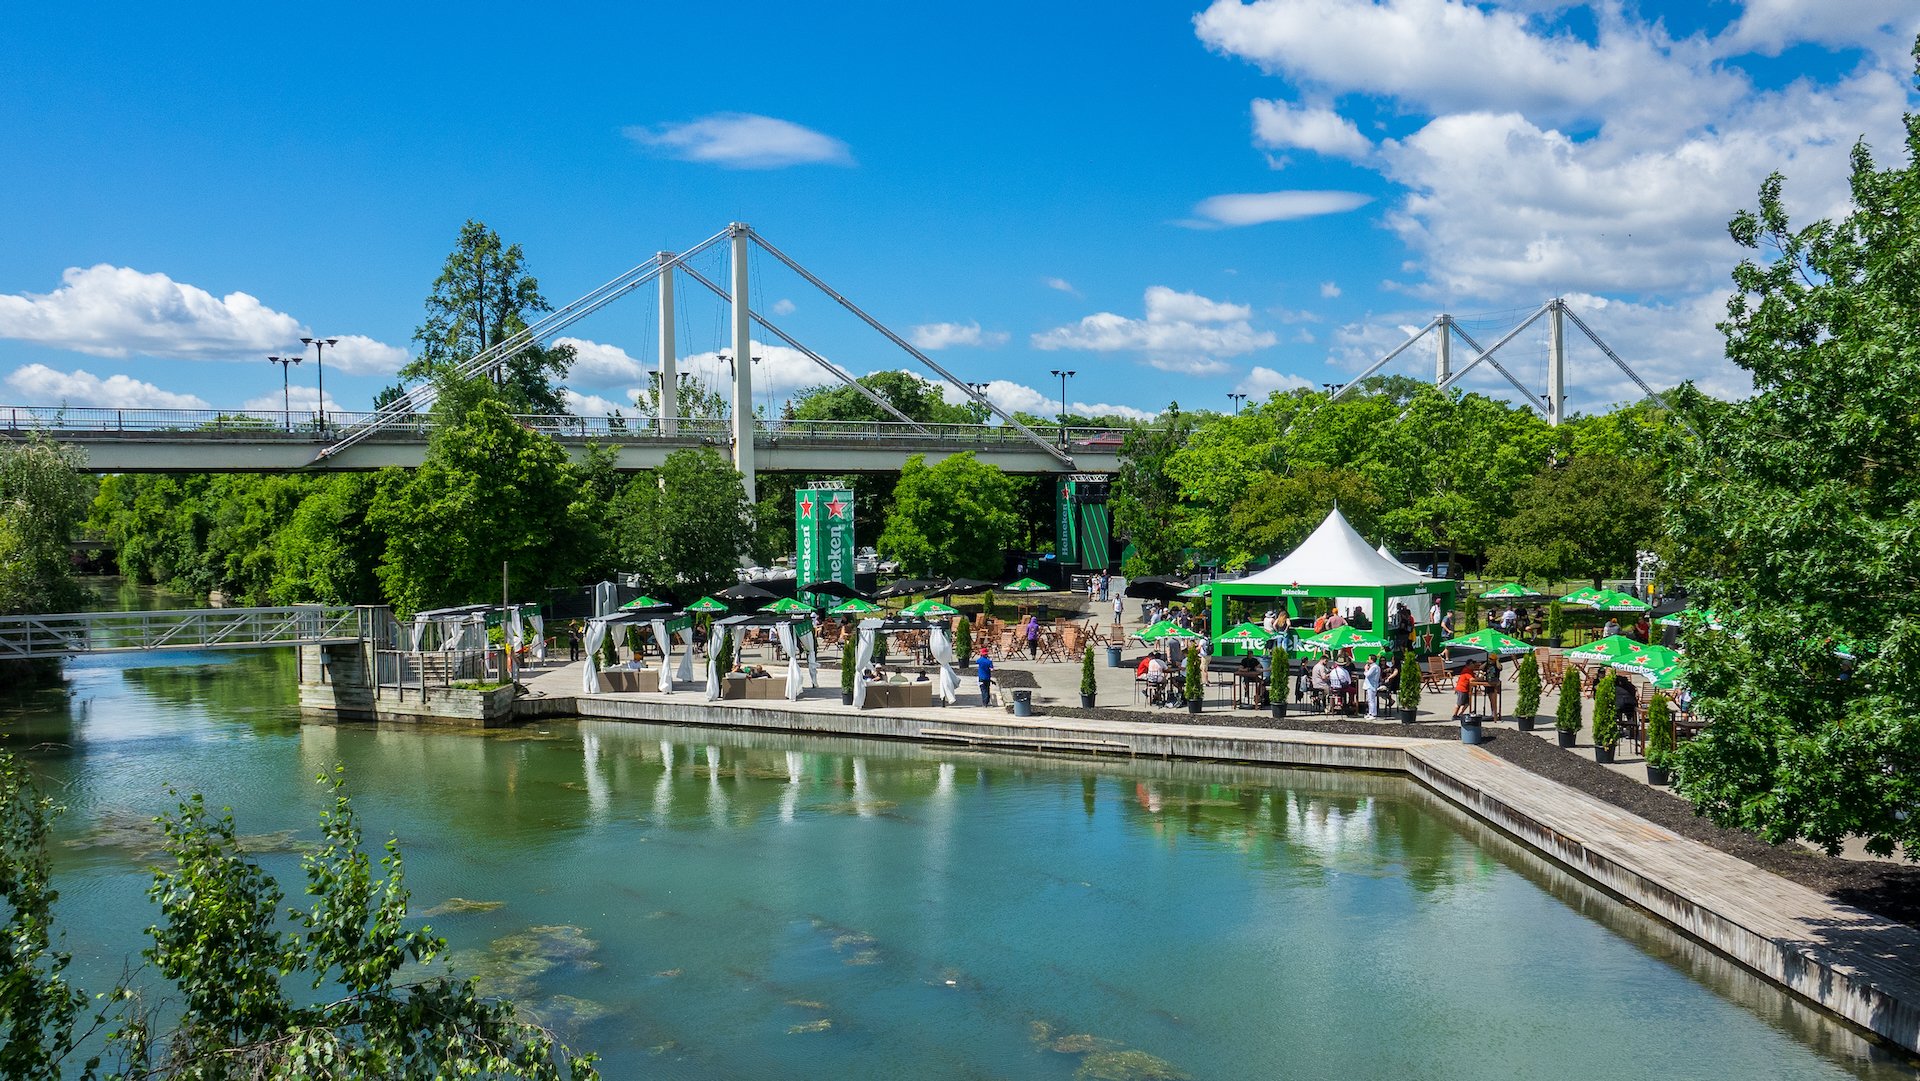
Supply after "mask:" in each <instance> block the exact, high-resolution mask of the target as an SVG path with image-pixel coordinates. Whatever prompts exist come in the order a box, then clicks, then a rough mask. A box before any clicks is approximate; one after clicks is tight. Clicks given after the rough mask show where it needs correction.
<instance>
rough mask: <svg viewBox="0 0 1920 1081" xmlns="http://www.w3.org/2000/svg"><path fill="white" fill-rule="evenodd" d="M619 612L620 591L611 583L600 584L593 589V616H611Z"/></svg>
mask: <svg viewBox="0 0 1920 1081" xmlns="http://www.w3.org/2000/svg"><path fill="white" fill-rule="evenodd" d="M619 610H620V590H619V588H618V587H617V586H615V585H614V584H613V583H612V582H601V583H598V584H597V585H595V586H594V587H593V614H594V615H596V616H604V615H611V614H612V613H614V612H617V611H619Z"/></svg>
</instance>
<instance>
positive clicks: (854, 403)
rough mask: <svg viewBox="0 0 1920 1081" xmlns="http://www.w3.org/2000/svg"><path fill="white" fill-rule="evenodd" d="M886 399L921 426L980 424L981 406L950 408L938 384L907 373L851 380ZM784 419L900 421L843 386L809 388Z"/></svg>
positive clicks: (984, 415) (984, 413) (983, 417)
mask: <svg viewBox="0 0 1920 1081" xmlns="http://www.w3.org/2000/svg"><path fill="white" fill-rule="evenodd" d="M854 382H856V383H859V384H860V385H861V386H863V387H866V388H867V389H868V390H871V391H873V392H874V393H875V394H877V395H879V396H880V397H882V398H884V399H886V401H887V402H888V403H889V404H890V405H892V406H893V407H894V408H895V409H898V410H900V412H902V413H904V414H906V415H907V416H909V417H911V418H913V419H914V420H917V421H919V422H920V423H922V424H981V423H984V422H985V421H986V419H987V411H986V409H985V408H984V407H982V406H980V405H978V404H976V403H974V402H967V403H966V404H964V405H953V404H951V403H949V402H948V401H947V400H946V398H944V397H943V396H942V395H941V390H940V385H939V384H938V383H935V382H933V381H932V380H929V379H922V378H921V377H919V376H917V375H914V374H912V373H910V372H896V371H886V372H874V373H872V374H871V375H863V376H861V377H860V378H858V379H856V380H854ZM788 419H791V420H802V421H870V422H878V423H886V424H897V423H899V422H900V418H898V417H896V416H894V415H893V414H892V413H889V412H887V411H886V410H884V409H882V408H880V406H879V405H877V404H875V403H874V401H873V399H871V398H868V397H867V396H866V395H864V394H862V393H860V392H859V391H857V390H855V389H853V388H852V387H850V386H847V385H846V384H844V383H830V384H826V385H823V386H817V387H809V388H808V389H806V390H803V391H801V392H800V393H799V395H798V396H797V397H795V398H794V400H793V404H792V409H791V411H790V412H789V414H788Z"/></svg>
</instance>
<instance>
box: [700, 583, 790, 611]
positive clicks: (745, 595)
mask: <svg viewBox="0 0 1920 1081" xmlns="http://www.w3.org/2000/svg"><path fill="white" fill-rule="evenodd" d="M714 596H715V597H718V598H720V599H721V600H723V601H726V602H727V603H729V604H752V605H753V606H754V607H756V608H757V607H759V606H760V605H761V604H763V603H765V602H767V601H770V600H774V599H776V598H775V595H774V594H772V593H769V592H767V591H766V590H764V589H761V588H760V587H759V586H757V585H754V584H753V583H751V582H742V583H740V584H739V585H737V586H728V587H727V588H725V589H723V590H721V591H720V592H718V593H715V594H714Z"/></svg>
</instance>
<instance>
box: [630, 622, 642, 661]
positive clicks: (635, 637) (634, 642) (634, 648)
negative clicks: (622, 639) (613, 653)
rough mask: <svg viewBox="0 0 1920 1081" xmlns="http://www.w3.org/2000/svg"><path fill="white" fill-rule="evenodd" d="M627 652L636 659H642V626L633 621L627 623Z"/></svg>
mask: <svg viewBox="0 0 1920 1081" xmlns="http://www.w3.org/2000/svg"><path fill="white" fill-rule="evenodd" d="M627 652H628V653H629V654H631V655H632V656H633V659H634V660H636V661H637V660H639V659H640V628H639V627H637V626H635V625H634V624H632V623H629V624H627Z"/></svg>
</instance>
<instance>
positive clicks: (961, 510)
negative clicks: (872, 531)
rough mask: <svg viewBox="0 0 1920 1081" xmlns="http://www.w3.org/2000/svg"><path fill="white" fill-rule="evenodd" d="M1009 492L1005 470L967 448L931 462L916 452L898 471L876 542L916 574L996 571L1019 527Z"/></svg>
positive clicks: (963, 574)
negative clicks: (891, 507) (975, 455)
mask: <svg viewBox="0 0 1920 1081" xmlns="http://www.w3.org/2000/svg"><path fill="white" fill-rule="evenodd" d="M1012 494H1013V485H1012V484H1011V483H1009V481H1008V479H1007V476H1006V474H1004V473H1002V472H1001V471H1000V470H999V469H998V468H997V467H995V466H991V465H987V464H985V463H983V462H978V461H975V460H974V457H973V453H972V452H971V451H969V452H966V453H964V454H955V455H953V456H951V457H948V458H945V459H942V460H941V461H940V463H939V464H937V465H933V466H929V465H927V461H926V456H925V455H920V454H916V455H914V456H913V457H911V458H908V459H907V463H906V465H905V467H903V468H902V469H901V470H900V482H899V484H897V485H895V486H894V489H893V509H892V510H891V511H890V512H889V513H888V515H887V525H886V528H885V529H884V530H882V531H881V533H880V539H879V541H878V542H877V547H878V548H879V550H880V551H881V552H882V553H883V554H885V555H886V556H887V557H888V558H890V559H897V560H899V561H900V565H901V567H902V568H903V569H904V570H905V571H906V572H907V573H908V574H909V575H913V576H915V577H930V576H933V575H950V576H952V577H956V578H958V577H967V578H986V577H990V576H992V575H996V574H998V573H1000V567H1001V552H1002V550H1003V549H1004V548H1006V546H1007V545H1008V544H1010V543H1011V542H1012V541H1013V538H1014V536H1015V535H1016V532H1017V531H1018V529H1019V527H1020V521H1019V519H1018V518H1017V517H1016V516H1015V515H1014V514H1013V513H1012V512H1011V511H1009V510H1007V506H1008V503H1009V502H1010V501H1011V498H1012Z"/></svg>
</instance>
